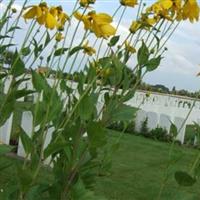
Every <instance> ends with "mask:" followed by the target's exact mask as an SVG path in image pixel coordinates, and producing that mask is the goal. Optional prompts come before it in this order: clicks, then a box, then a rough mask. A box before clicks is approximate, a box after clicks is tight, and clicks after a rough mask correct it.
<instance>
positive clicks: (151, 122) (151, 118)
mask: <svg viewBox="0 0 200 200" xmlns="http://www.w3.org/2000/svg"><path fill="white" fill-rule="evenodd" d="M146 118H147V119H148V120H147V127H148V129H149V130H152V129H155V128H157V127H161V128H163V129H166V130H167V133H169V132H170V127H171V124H172V122H173V124H175V125H176V127H177V130H178V135H177V138H176V139H177V140H179V141H180V142H181V143H182V144H183V143H184V138H185V131H186V125H187V124H186V123H185V119H184V118H181V117H175V118H174V119H172V118H171V117H170V116H168V115H165V114H159V113H155V112H145V111H143V110H139V111H138V112H137V116H136V120H135V129H136V131H138V132H140V130H141V126H142V122H143V121H144V120H145V119H146Z"/></svg>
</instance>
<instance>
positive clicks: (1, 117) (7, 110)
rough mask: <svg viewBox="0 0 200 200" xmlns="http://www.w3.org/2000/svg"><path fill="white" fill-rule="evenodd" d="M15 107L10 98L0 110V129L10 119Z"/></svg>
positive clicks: (12, 99) (13, 101) (13, 100)
mask: <svg viewBox="0 0 200 200" xmlns="http://www.w3.org/2000/svg"><path fill="white" fill-rule="evenodd" d="M14 107H15V99H14V98H12V97H11V98H10V99H9V101H6V102H5V104H4V105H3V107H2V109H1V114H0V127H1V126H2V125H3V124H4V123H5V122H6V120H7V119H8V118H9V117H10V115H11V114H12V112H13V111H14Z"/></svg>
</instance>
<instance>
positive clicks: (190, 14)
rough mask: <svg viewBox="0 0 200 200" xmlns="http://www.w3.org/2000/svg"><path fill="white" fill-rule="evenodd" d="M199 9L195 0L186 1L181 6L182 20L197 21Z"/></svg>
mask: <svg viewBox="0 0 200 200" xmlns="http://www.w3.org/2000/svg"><path fill="white" fill-rule="evenodd" d="M199 13H200V8H199V5H198V3H197V1H196V0H187V1H186V3H185V5H184V6H183V12H182V18H183V20H186V19H189V20H190V22H194V20H196V21H198V20H199Z"/></svg>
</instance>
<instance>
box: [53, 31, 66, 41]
mask: <svg viewBox="0 0 200 200" xmlns="http://www.w3.org/2000/svg"><path fill="white" fill-rule="evenodd" d="M62 39H64V37H63V34H62V33H61V32H59V33H57V34H56V37H55V40H56V41H57V42H60V41H61V40H62Z"/></svg>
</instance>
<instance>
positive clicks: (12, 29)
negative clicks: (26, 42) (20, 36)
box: [7, 26, 21, 33]
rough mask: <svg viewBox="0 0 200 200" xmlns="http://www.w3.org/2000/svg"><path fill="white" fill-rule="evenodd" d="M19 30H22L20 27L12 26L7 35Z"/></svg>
mask: <svg viewBox="0 0 200 200" xmlns="http://www.w3.org/2000/svg"><path fill="white" fill-rule="evenodd" d="M17 29H21V28H20V27H19V26H12V27H10V28H9V29H8V31H7V33H10V32H12V31H14V30H17Z"/></svg>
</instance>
